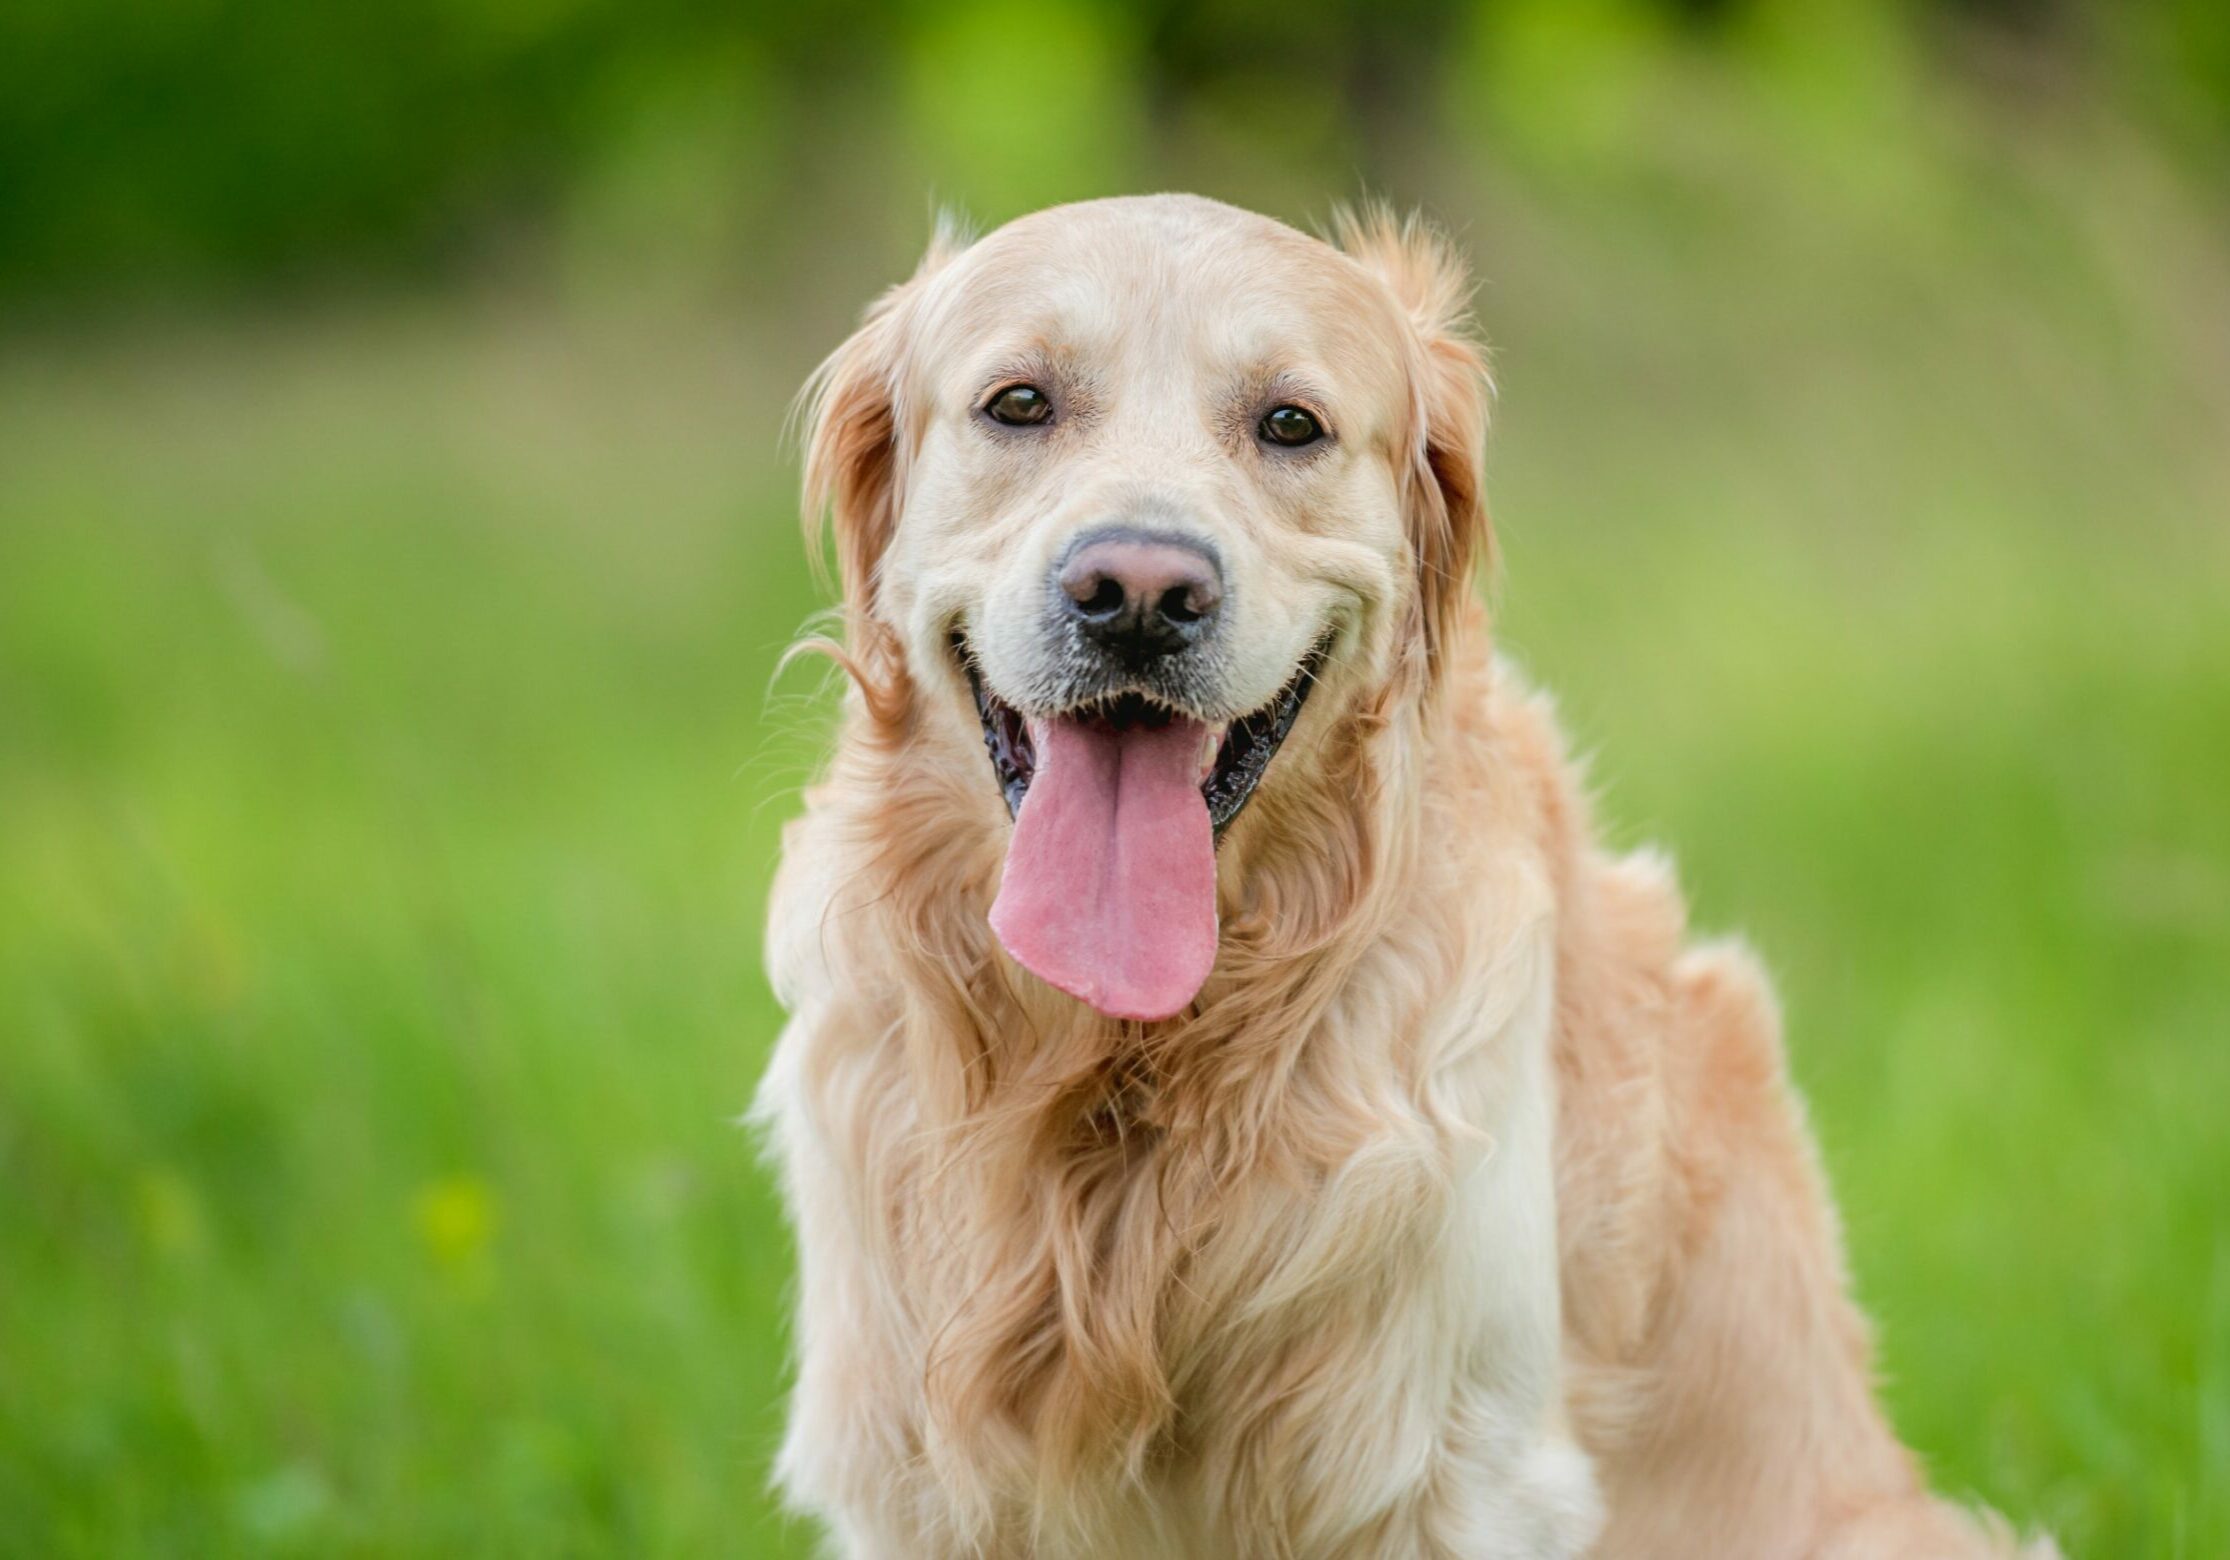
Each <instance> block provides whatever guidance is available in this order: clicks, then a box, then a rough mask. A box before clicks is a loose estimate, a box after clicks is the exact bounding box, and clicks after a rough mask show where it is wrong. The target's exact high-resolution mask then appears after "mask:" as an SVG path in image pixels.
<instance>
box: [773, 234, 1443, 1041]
mask: <svg viewBox="0 0 2230 1560" xmlns="http://www.w3.org/2000/svg"><path fill="white" fill-rule="evenodd" d="M1466 293H1467V282H1466V279H1465V275H1464V272H1463V269H1462V267H1461V265H1460V263H1458V262H1457V261H1456V260H1455V259H1454V258H1453V256H1452V255H1451V254H1450V252H1449V251H1448V250H1447V249H1446V248H1445V246H1444V245H1442V244H1441V243H1440V242H1439V241H1438V240H1437V239H1436V238H1434V237H1433V236H1432V235H1431V234H1430V233H1429V232H1427V231H1425V230H1424V229H1422V228H1420V227H1418V226H1417V225H1415V224H1403V223H1397V222H1395V221H1393V220H1391V219H1388V218H1384V217H1380V216H1372V217H1366V218H1362V219H1357V220H1351V221H1347V222H1343V223H1342V224H1341V226H1340V230H1339V244H1338V247H1335V246H1334V245H1333V244H1329V243H1325V242H1323V241H1320V240H1318V239H1314V238H1311V237H1308V236H1306V235H1304V234H1302V233H1299V232H1296V231H1294V230H1293V229H1290V228H1287V227H1284V226H1282V225H1281V224H1278V223H1276V222H1272V221H1270V220H1268V219H1266V218H1262V217H1257V216H1253V215H1250V214H1248V213H1245V212H1241V211H1237V210H1234V209H1232V208H1230V207H1227V206H1223V205H1219V204H1217V203H1215V202H1212V201H1207V200H1201V199H1197V198H1193V197H1184V196H1153V197H1142V198H1130V199H1120V200H1108V201H1097V202H1092V203H1089V204H1084V205H1076V206H1064V207H1059V208H1056V209H1053V210H1050V211H1043V212H1039V213H1037V214H1035V215H1033V216H1029V217H1025V218H1023V219H1021V220H1019V221H1016V222H1013V223H1010V224H1009V225H1007V226H1006V227H1003V228H1000V229H999V230H997V231H996V232H994V233H992V234H990V235H989V236H988V237H985V238H983V239H981V240H979V241H977V242H975V243H973V244H971V245H967V246H965V247H962V246H960V245H958V244H955V243H952V242H950V241H941V242H940V243H939V244H937V245H935V246H933V248H932V250H931V252H930V254H929V256H928V257H927V258H926V259H925V260H924V262H923V264H922V267H921V269H920V271H919V272H917V273H916V275H915V276H914V278H913V279H912V280H910V281H908V282H906V283H905V284H903V285H902V286H900V287H898V288H897V289H895V290H894V291H892V292H891V293H890V294H888V295H886V296H885V297H884V298H883V299H882V300H881V301H880V302H878V303H877V304H876V305H875V307H874V308H873V309H872V310H871V311H870V313H869V315H868V318H867V320H866V322H865V324H864V325H863V326H862V327H861V329H860V330H859V332H858V333H857V334H855V335H854V336H853V337H852V339H851V340H849V341H848V342H846V343H845V344H844V346H843V347H841V348H840V349H839V350H838V351H837V352H836V353H835V354H834V355H833V356H832V357H831V358H830V359H829V360H828V362H827V363H826V364H824V365H823V367H822V370H821V372H820V375H819V376H818V378H817V380H816V383H815V385H814V387H813V390H812V397H811V401H810V407H811V427H810V432H809V438H808V453H807V490H808V508H809V511H810V513H811V514H812V515H813V516H815V517H818V516H819V515H820V514H822V513H824V512H825V513H827V514H828V515H829V516H830V518H831V520H832V523H833V525H834V528H835V532H836V540H837V551H838V556H839V560H840V563H841V567H842V571H843V577H844V589H845V597H846V606H847V614H848V618H849V621H850V624H851V628H852V633H853V635H854V639H855V650H859V649H861V647H862V642H863V641H865V642H871V643H872V645H873V646H874V647H875V648H874V652H873V653H874V656H875V658H878V659H880V660H881V661H883V662H885V663H887V664H889V665H891V666H892V667H893V669H894V670H895V671H896V672H897V673H898V675H899V677H900V678H901V679H902V681H903V684H904V686H905V687H906V688H907V689H908V690H909V697H910V698H911V699H914V700H918V701H921V702H924V703H927V704H930V705H933V706H940V707H941V710H942V714H941V715H940V714H939V713H938V710H937V709H931V710H928V711H924V712H921V718H923V719H925V720H929V721H940V720H941V721H942V722H943V725H944V728H945V729H947V730H950V729H952V728H953V727H954V726H955V724H956V723H963V722H964V723H965V728H966V729H967V730H968V731H969V733H970V734H971V736H973V734H974V733H975V731H976V729H977V728H978V727H980V734H981V738H982V741H983V743H984V746H985V747H986V749H987V750H988V755H989V756H988V760H987V761H986V762H985V763H984V765H983V768H982V783H983V785H984V787H985V788H986V794H987V795H989V796H998V797H1002V798H1003V799H1004V802H1005V805H1006V807H1007V809H1008V810H1009V811H1011V812H1012V814H1013V815H1014V820H1015V821H1014V827H1013V834H1012V838H1011V841H1010V842H1009V845H1008V850H1007V860H1006V867H1005V874H1004V880H1003V883H1002V887H1001V890H1000V894H999V898H998V901H997V903H996V904H995V906H994V908H993V910H992V925H993V927H994V929H995V930H996V931H997V933H998V934H999V937H1000V939H1001V941H1002V942H1003V943H1004V944H1005V945H1006V947H1007V949H1008V950H1009V952H1011V953H1012V954H1013V955H1014V956H1015V957H1016V959H1017V960H1019V961H1020V962H1021V963H1022V964H1023V965H1024V966H1026V967H1027V968H1029V969H1031V970H1032V971H1034V972H1036V973H1037V974H1039V975H1040V976H1042V977H1043V978H1045V979H1046V980H1048V981H1050V982H1052V983H1053V984H1054V985H1056V986H1058V987H1060V988H1061V989H1063V990H1065V991H1067V992H1069V993H1070V994H1072V995H1074V996H1076V997H1079V998H1081V999H1082V1000H1084V1001H1087V1002H1089V1003H1091V1004H1092V1005H1093V1006H1095V1007H1097V1008H1099V1009H1100V1010H1101V1011H1103V1012H1105V1013H1108V1014H1110V1015H1113V1016H1117V1017H1128V1018H1145V1019H1151V1018H1161V1017H1166V1016H1168V1015H1170V1014H1172V1013H1175V1012H1177V1011H1179V1010H1181V1009H1182V1008H1183V1007H1184V1006H1185V1005H1186V1004H1187V1003H1188V1002H1190V1001H1191V999H1192V997H1193V996H1194V994H1195V993H1196V992H1197V991H1198V989H1199V987H1200V985H1201V984H1202V982H1203V981H1204V980H1205V978H1206V977H1207V974H1208V972H1209V968H1210V966H1211V965H1212V964H1213V962H1214V958H1215V951H1216V841H1217V838H1218V836H1219V835H1220V834H1221V832H1222V831H1223V830H1224V829H1225V828H1227V827H1228V826H1230V825H1231V824H1232V823H1233V821H1234V820H1235V819H1236V818H1238V816H1239V814H1240V812H1241V810H1242V809H1243V808H1245V807H1246V805H1247V802H1248V800H1249V798H1250V797H1251V796H1253V795H1254V793H1255V791H1256V789H1257V787H1276V786H1278V785H1280V784H1281V783H1286V782H1285V781H1284V780H1282V779H1281V774H1282V771H1283V770H1284V769H1287V768H1291V767H1292V766H1294V765H1296V764H1299V763H1301V762H1303V760H1302V759H1301V757H1300V754H1301V753H1302V751H1303V750H1304V749H1305V747H1306V745H1307V739H1306V737H1305V736H1304V738H1303V739H1302V740H1299V741H1295V742H1292V743H1291V744H1289V743H1288V739H1289V738H1291V737H1293V736H1294V733H1295V732H1296V730H1297V729H1298V730H1300V731H1301V732H1303V733H1304V734H1305V733H1307V732H1309V731H1311V730H1312V729H1313V730H1317V731H1322V730H1325V729H1329V728H1328V727H1327V726H1324V725H1321V724H1320V723H1323V722H1329V721H1332V720H1336V719H1338V718H1339V715H1340V713H1341V712H1342V710H1343V709H1352V708H1353V707H1355V706H1356V705H1357V704H1358V703H1359V702H1374V701H1376V700H1378V699H1380V698H1382V697H1384V696H1386V695H1389V694H1392V695H1395V696H1402V697H1412V698H1419V699H1422V698H1424V697H1426V696H1428V694H1429V691H1430V687H1431V684H1432V682H1433V680H1434V678H1435V677H1436V676H1437V673H1438V668H1439V667H1440V665H1441V664H1442V662H1443V659H1444V657H1445V655H1446V647H1447V645H1448V642H1449V640H1450V638H1451V636H1452V635H1453V634H1454V633H1455V632H1456V629H1457V625H1458V624H1459V622H1460V620H1461V608H1462V603H1463V601H1464V599H1465V597H1466V595H1467V593H1468V591H1469V589H1470V580H1471V574H1472V569H1473V564H1474V561H1475V559H1476V557H1477V556H1478V554H1479V553H1480V552H1481V551H1482V550H1483V549H1484V548H1485V546H1486V538H1487V532H1486V520H1485V514H1484V508H1483V505H1482V502H1481V495H1480V478H1479V468H1478V461H1479V448H1480V444H1481V442H1482V440H1483V438H1484V433H1485V427H1484V424H1485V417H1486V381H1485V376H1484V374H1483V372H1482V368H1481V361H1480V357H1479V353H1478V351H1477V349H1476V348H1475V347H1474V346H1473V344H1472V343H1471V342H1470V340H1469V338H1468V337H1467V335H1466V334H1465V330H1464V305H1465V298H1466ZM1286 745H1290V746H1291V747H1292V748H1293V749H1294V752H1293V753H1292V754H1289V755H1288V756H1287V757H1286V758H1284V759H1280V757H1279V754H1280V749H1281V746H1286Z"/></svg>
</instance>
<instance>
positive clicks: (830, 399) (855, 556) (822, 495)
mask: <svg viewBox="0 0 2230 1560" xmlns="http://www.w3.org/2000/svg"><path fill="white" fill-rule="evenodd" d="M965 247H966V239H965V238H964V236H963V235H962V231H961V229H960V226H959V224H958V223H957V222H955V221H954V220H953V219H952V218H950V217H949V216H948V217H940V218H939V220H938V223H937V231H936V234H935V236H934V237H933V238H932V239H931V240H930V244H929V249H928V251H927V252H926V253H925V254H924V255H923V256H922V259H921V264H920V265H918V266H916V267H915V268H914V274H913V275H912V276H911V277H910V278H908V279H907V280H906V281H903V282H901V283H899V284H898V285H897V286H896V287H893V288H892V289H891V290H890V291H888V292H886V293H884V294H883V295H882V296H881V297H880V298H878V299H876V300H875V302H874V303H873V304H872V305H870V306H869V308H868V310H867V315H866V317H865V318H864V319H863V320H862V321H861V322H860V327H859V329H858V330H856V331H854V332H853V333H852V335H851V337H850V339H849V340H847V341H846V342H845V343H844V344H843V345H842V346H840V347H838V348H837V349H836V350H835V351H834V352H832V353H830V354H829V356H828V358H827V360H826V361H824V362H823V363H822V364H821V366H820V367H819V368H817V369H815V370H814V371H813V377H812V378H810V379H808V380H807V381H806V384H805V390H804V392H803V394H802V395H801V396H800V398H799V404H800V406H801V408H802V409H803V413H804V421H805V441H804V442H805V539H806V548H807V551H808V553H809V554H810V555H811V557H812V560H813V565H814V567H815V568H816V569H822V568H824V567H825V565H824V563H823V561H822V560H823V551H822V528H823V526H824V525H825V526H827V527H828V528H829V529H830V530H833V531H834V532H835V536H836V563H837V570H838V574H839V578H840V583H841V586H842V589H843V592H844V611H845V616H846V618H847V619H848V620H849V621H850V623H851V624H852V626H853V627H854V629H855V630H856V629H858V628H860V627H861V626H863V625H864V624H865V623H866V622H868V621H871V620H872V618H873V616H874V605H875V587H876V569H877V567H878V565H879V564H880V563H881V562H882V557H883V551H884V549H885V548H886V547H887V546H889V544H890V537H891V532H892V530H893V528H894V527H895V526H896V525H897V524H898V514H899V511H900V509H901V508H902V507H903V505H904V498H903V491H902V490H903V485H904V477H905V472H904V465H905V451H904V440H905V397H904V386H903V384H902V370H903V368H904V355H905V350H906V341H907V337H908V334H909V325H910V323H911V316H912V312H913V306H914V304H915V302H916V301H917V299H918V298H919V296H920V293H921V290H922V284H923V282H924V281H925V280H927V278H928V277H929V276H931V275H932V274H934V273H935V272H936V271H937V270H939V269H940V268H942V267H943V266H944V265H945V263H946V262H947V261H949V260H950V259H951V258H952V257H953V256H954V255H956V254H958V253H959V252H960V251H961V249H963V248H965Z"/></svg>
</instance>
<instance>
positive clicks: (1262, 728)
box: [953, 634, 1332, 835]
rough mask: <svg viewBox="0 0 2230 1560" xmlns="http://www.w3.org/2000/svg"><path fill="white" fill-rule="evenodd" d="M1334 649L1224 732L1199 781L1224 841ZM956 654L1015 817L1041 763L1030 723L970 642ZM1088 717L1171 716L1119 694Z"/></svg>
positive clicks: (959, 642) (1321, 646) (1320, 647)
mask: <svg viewBox="0 0 2230 1560" xmlns="http://www.w3.org/2000/svg"><path fill="white" fill-rule="evenodd" d="M1331 643H1332V641H1331V635H1329V634H1326V635H1325V636H1324V637H1323V638H1322V639H1320V640H1318V641H1317V643H1316V645H1315V646H1314V647H1313V648H1312V649H1311V650H1310V651H1309V653H1308V654H1307V655H1306V656H1304V657H1302V659H1301V664H1300V665H1299V666H1298V667H1296V668H1295V669H1294V673H1293V676H1292V678H1291V679H1290V680H1288V681H1287V683H1286V685H1285V686H1284V687H1283V688H1282V689H1280V690H1279V691H1278V694H1277V696H1276V697H1275V698H1273V699H1272V700H1271V701H1270V702H1269V703H1267V704H1265V705H1263V706H1262V707H1261V708H1260V709H1257V710H1255V711H1254V712H1253V713H1251V714H1248V715H1242V716H1240V717H1239V718H1238V719H1237V720H1235V721H1232V722H1231V723H1230V724H1229V725H1227V726H1225V727H1224V728H1223V729H1222V735H1221V740H1220V742H1219V743H1218V745H1217V749H1216V754H1215V758H1214V760H1213V761H1212V762H1210V763H1208V764H1207V765H1206V766H1205V772H1204V773H1203V774H1202V776H1201V781H1200V794H1201V796H1202V798H1203V799H1204V800H1205V801H1206V802H1207V804H1208V818H1209V822H1210V823H1211V824H1213V825H1214V827H1215V830H1216V832H1217V833H1218V834H1219V835H1220V834H1221V833H1222V832H1223V830H1224V829H1225V828H1226V827H1228V826H1229V824H1230V823H1231V821H1232V820H1233V819H1234V818H1236V817H1238V816H1239V813H1240V811H1241V810H1242V809H1243V808H1245V806H1246V805H1247V802H1248V800H1249V799H1250V798H1251V797H1252V796H1253V795H1254V791H1255V787H1256V786H1258V785H1260V784H1261V783H1262V776H1263V775H1264V773H1265V772H1267V770H1268V769H1269V766H1270V760H1271V759H1272V758H1274V757H1276V756H1277V751H1278V749H1279V747H1280V746H1282V745H1283V744H1284V742H1285V739H1286V737H1287V735H1288V734H1290V733H1291V731H1292V730H1293V725H1294V722H1295V721H1297V720H1298V719H1299V718H1300V714H1301V707H1302V705H1304V704H1306V703H1307V702H1308V697H1309V694H1310V692H1311V691H1312V690H1313V689H1314V688H1315V686H1316V677H1317V673H1318V672H1320V671H1321V670H1322V669H1323V665H1324V658H1325V656H1326V655H1327V654H1328V653H1329V652H1330V650H1331ZM953 653H954V654H955V655H956V656H958V657H959V660H960V665H961V668H962V669H963V670H964V671H965V672H966V674H967V678H968V689H969V692H971V693H972V694H973V695H974V696H975V701H976V716H977V719H978V720H980V721H981V722H982V724H983V745H984V750H985V752H986V753H988V754H989V755H990V758H991V772H992V775H993V777H994V778H995V779H996V780H997V781H998V783H999V792H1000V794H1001V796H1003V797H1004V798H1005V800H1006V804H1007V812H1008V814H1009V815H1010V816H1011V815H1013V814H1016V813H1019V812H1020V811H1021V810H1022V798H1023V797H1024V795H1026V794H1027V793H1028V791H1029V789H1030V779H1031V776H1032V775H1033V773H1034V772H1035V768H1036V760H1037V754H1036V750H1035V748H1034V747H1033V745H1032V743H1031V741H1030V728H1029V723H1028V722H1027V721H1026V720H1024V719H1023V717H1022V715H1021V713H1020V712H1019V711H1017V710H1016V709H1015V708H1014V707H1013V706H1012V705H1009V704H1008V703H1006V702H1005V701H1004V700H1002V699H1001V698H1000V697H999V696H998V695H997V694H995V693H993V692H992V691H991V689H990V686H989V685H988V684H987V683H985V681H984V679H983V674H982V673H981V672H980V671H979V670H978V669H977V667H976V663H975V657H974V655H973V654H972V653H971V652H970V650H969V648H968V642H967V640H966V639H965V638H963V637H962V636H961V635H959V634H955V635H954V636H953ZM1087 711H1088V712H1089V713H1091V714H1093V715H1096V716H1098V717H1100V718H1104V719H1108V720H1113V721H1115V722H1117V723H1118V724H1120V723H1123V722H1126V721H1136V720H1150V719H1154V718H1156V717H1157V716H1165V715H1167V714H1168V713H1169V712H1168V711H1166V710H1164V709H1163V708H1161V707H1160V706H1157V705H1155V704H1152V703H1151V702H1149V701H1148V700H1146V699H1144V698H1142V697H1140V696H1139V695H1136V694H1126V695H1122V696H1120V697H1118V698H1116V699H1114V700H1112V701H1110V702H1109V703H1107V704H1105V705H1102V706H1097V707H1086V708H1085V709H1080V710H1077V711H1071V712H1068V713H1070V714H1083V713H1087Z"/></svg>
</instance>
